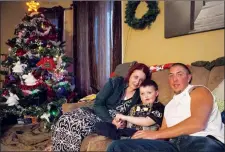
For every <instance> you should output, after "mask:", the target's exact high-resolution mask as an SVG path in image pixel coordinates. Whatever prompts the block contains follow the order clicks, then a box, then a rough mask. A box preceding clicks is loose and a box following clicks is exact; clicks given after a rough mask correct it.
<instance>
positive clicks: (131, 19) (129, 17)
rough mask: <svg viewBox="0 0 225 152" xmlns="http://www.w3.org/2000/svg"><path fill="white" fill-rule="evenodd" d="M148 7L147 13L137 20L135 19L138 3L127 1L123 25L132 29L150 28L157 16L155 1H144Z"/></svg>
mask: <svg viewBox="0 0 225 152" xmlns="http://www.w3.org/2000/svg"><path fill="white" fill-rule="evenodd" d="M145 2H146V3H147V5H148V11H147V12H146V13H145V14H144V15H143V16H142V18H140V19H138V18H136V17H135V13H136V9H137V7H138V5H139V4H140V1H128V3H127V5H126V11H125V23H127V24H128V25H129V26H130V27H133V28H134V29H144V28H145V27H146V26H148V27H150V26H151V24H152V22H154V21H155V19H156V17H157V15H158V14H159V12H160V11H159V8H158V2H157V1H145Z"/></svg>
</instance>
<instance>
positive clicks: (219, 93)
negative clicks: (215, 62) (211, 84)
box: [212, 80, 225, 112]
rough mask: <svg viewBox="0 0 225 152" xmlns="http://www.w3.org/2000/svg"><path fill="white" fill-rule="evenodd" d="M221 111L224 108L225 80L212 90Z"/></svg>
mask: <svg viewBox="0 0 225 152" xmlns="http://www.w3.org/2000/svg"><path fill="white" fill-rule="evenodd" d="M212 93H213V95H214V96H215V97H216V102H217V105H218V108H219V110H220V112H222V111H223V110H224V101H225V100H224V80H223V81H222V82H221V83H220V84H219V85H218V86H217V87H216V88H215V89H214V90H213V91H212Z"/></svg>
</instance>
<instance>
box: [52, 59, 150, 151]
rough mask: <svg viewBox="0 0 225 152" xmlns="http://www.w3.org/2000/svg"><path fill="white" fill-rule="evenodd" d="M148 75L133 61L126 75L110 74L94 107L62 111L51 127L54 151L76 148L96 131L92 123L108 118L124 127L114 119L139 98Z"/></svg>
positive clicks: (144, 68) (125, 112)
mask: <svg viewBox="0 0 225 152" xmlns="http://www.w3.org/2000/svg"><path fill="white" fill-rule="evenodd" d="M149 78H150V71H149V68H148V67H147V66H146V65H145V64H142V63H136V64H135V65H133V66H132V67H131V68H130V69H129V72H128V74H127V77H126V78H123V77H115V78H110V79H109V81H108V82H107V83H106V84H105V86H104V87H103V88H102V89H101V90H100V92H99V93H98V94H97V96H96V100H95V102H94V106H93V109H91V108H87V107H82V108H78V109H75V110H74V111H72V112H68V113H65V114H64V115H62V116H61V117H60V118H59V120H58V122H57V123H56V125H55V127H54V130H53V136H52V141H53V151H77V152H78V151H79V150H80V145H81V142H82V140H83V138H84V137H86V136H88V135H90V134H91V133H94V132H95V123H96V122H100V121H105V122H111V123H112V124H114V125H116V126H117V128H123V127H125V126H124V125H125V124H124V123H123V122H122V121H118V120H116V119H114V117H115V116H116V114H117V113H121V114H127V112H128V111H129V110H130V109H131V107H132V106H134V105H135V104H137V103H138V102H139V101H140V100H139V98H140V96H139V87H140V85H141V83H142V82H143V81H144V80H145V79H149Z"/></svg>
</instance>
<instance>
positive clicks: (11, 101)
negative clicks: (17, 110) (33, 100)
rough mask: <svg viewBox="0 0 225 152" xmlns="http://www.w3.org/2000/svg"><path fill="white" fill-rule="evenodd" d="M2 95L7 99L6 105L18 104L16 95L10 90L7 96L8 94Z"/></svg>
mask: <svg viewBox="0 0 225 152" xmlns="http://www.w3.org/2000/svg"><path fill="white" fill-rule="evenodd" d="M4 97H5V98H6V99H7V101H6V104H7V105H8V106H14V105H18V104H19V102H18V100H19V98H18V96H17V95H16V94H14V93H12V92H11V91H9V97H8V96H4Z"/></svg>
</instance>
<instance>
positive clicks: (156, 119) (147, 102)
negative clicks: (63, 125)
mask: <svg viewBox="0 0 225 152" xmlns="http://www.w3.org/2000/svg"><path fill="white" fill-rule="evenodd" d="M158 95H159V92H158V85H157V84H156V83H155V81H153V80H150V79H146V80H145V81H144V82H143V83H142V84H141V86H140V97H141V101H142V103H141V104H137V105H135V106H134V107H133V108H131V110H130V112H129V114H128V115H127V116H126V115H122V114H116V119H117V120H118V121H122V122H127V125H126V128H123V129H118V128H116V126H115V125H113V124H111V123H108V122H98V123H96V125H95V126H96V132H97V133H98V134H100V135H103V136H106V137H109V138H111V139H114V140H117V139H120V138H121V137H131V136H132V135H133V134H134V133H135V132H136V131H138V130H158V129H159V127H160V126H161V123H162V119H163V113H164V105H163V104H161V103H160V102H159V101H158Z"/></svg>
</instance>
